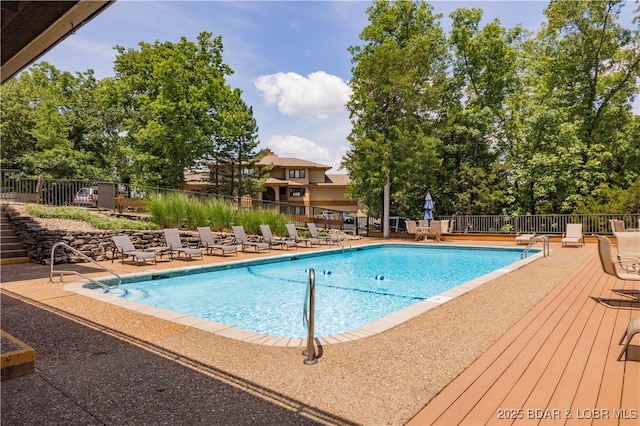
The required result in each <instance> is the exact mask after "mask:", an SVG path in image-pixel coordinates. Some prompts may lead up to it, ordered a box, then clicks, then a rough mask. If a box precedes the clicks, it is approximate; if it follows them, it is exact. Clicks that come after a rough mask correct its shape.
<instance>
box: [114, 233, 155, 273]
mask: <svg viewBox="0 0 640 426" xmlns="http://www.w3.org/2000/svg"><path fill="white" fill-rule="evenodd" d="M111 239H112V240H113V244H115V251H117V252H118V253H120V256H121V259H122V263H124V260H125V258H127V257H132V258H133V261H134V262H136V263H137V264H138V266H140V260H142V261H143V262H144V263H147V260H151V259H153V263H157V261H156V254H155V253H153V252H149V251H144V250H138V249H136V248H135V246H134V245H133V243H132V242H131V238H129V236H128V235H117V236H116V235H114V236H112V237H111ZM111 262H113V257H112V258H111Z"/></svg>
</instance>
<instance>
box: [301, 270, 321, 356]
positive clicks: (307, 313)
mask: <svg viewBox="0 0 640 426" xmlns="http://www.w3.org/2000/svg"><path fill="white" fill-rule="evenodd" d="M315 299H316V273H315V271H314V270H313V268H311V269H309V278H308V279H307V292H306V294H305V297H304V307H303V309H302V323H303V324H304V325H305V326H306V327H307V349H305V350H303V351H302V355H305V356H306V357H307V358H306V359H305V360H304V361H303V362H304V363H305V364H307V365H313V364H315V363H317V362H318V358H317V357H316V348H315V346H314V324H313V322H314V317H315V309H316V308H315Z"/></svg>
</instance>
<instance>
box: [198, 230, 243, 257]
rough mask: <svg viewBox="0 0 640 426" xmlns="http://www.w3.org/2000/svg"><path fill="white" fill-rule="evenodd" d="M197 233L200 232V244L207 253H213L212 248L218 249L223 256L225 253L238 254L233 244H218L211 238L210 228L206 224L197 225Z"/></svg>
mask: <svg viewBox="0 0 640 426" xmlns="http://www.w3.org/2000/svg"><path fill="white" fill-rule="evenodd" d="M198 234H200V245H201V246H202V247H204V249H205V251H206V252H207V254H214V250H216V251H217V250H220V254H221V255H222V256H225V255H226V254H227V253H235V255H236V256H237V255H238V247H236V246H234V245H224V244H218V243H217V242H216V240H215V239H214V238H213V233H212V232H211V228H209V227H208V226H200V227H198Z"/></svg>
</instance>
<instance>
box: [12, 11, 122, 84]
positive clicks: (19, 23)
mask: <svg viewBox="0 0 640 426" xmlns="http://www.w3.org/2000/svg"><path fill="white" fill-rule="evenodd" d="M114 1H115V0H106V1H105V0H75V1H6V0H2V2H1V3H0V6H1V7H2V31H1V35H0V37H1V38H2V46H1V48H0V56H1V59H2V62H1V65H0V77H1V80H2V81H1V82H2V83H4V82H5V81H7V80H8V79H10V78H11V77H13V76H14V75H16V74H17V73H19V72H20V71H22V70H23V69H24V68H26V67H28V66H29V65H30V64H31V63H33V62H34V61H36V60H37V59H38V58H39V57H40V56H42V55H44V54H45V53H46V52H48V51H49V50H50V49H51V48H52V47H54V46H55V45H57V44H58V43H60V42H61V41H62V40H64V39H65V38H67V37H68V36H69V35H71V34H73V33H74V32H75V31H76V30H77V29H78V28H80V27H82V26H83V25H84V24H86V23H87V22H89V21H90V20H91V19H93V18H95V17H96V16H97V15H99V14H100V13H101V12H102V11H104V10H105V9H106V8H107V7H109V6H110V5H111V4H112V3H113V2H114Z"/></svg>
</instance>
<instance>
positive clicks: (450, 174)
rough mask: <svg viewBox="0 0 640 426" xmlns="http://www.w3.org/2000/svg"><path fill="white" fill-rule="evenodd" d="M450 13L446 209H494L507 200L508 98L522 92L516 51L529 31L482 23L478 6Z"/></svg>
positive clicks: (482, 211) (477, 211) (475, 211)
mask: <svg viewBox="0 0 640 426" xmlns="http://www.w3.org/2000/svg"><path fill="white" fill-rule="evenodd" d="M450 16H451V18H452V21H453V24H452V29H451V35H450V37H449V43H450V46H451V49H452V59H451V65H452V66H451V79H450V82H449V85H448V90H449V93H448V94H447V95H446V96H445V99H446V105H447V109H446V115H445V116H444V119H443V123H442V124H443V125H442V127H441V128H440V130H439V134H440V137H441V139H442V140H443V143H442V148H441V149H442V153H441V155H442V157H443V159H444V164H443V167H442V168H441V170H440V171H439V173H438V176H439V177H440V179H439V181H440V182H443V183H444V185H443V194H442V196H441V199H442V205H441V212H446V213H463V214H495V213H499V212H500V211H501V209H502V208H504V207H506V205H507V188H508V177H509V176H508V174H507V167H506V164H505V160H506V158H507V157H506V153H507V152H508V150H507V148H508V146H509V141H510V140H511V138H512V134H511V132H510V129H511V128H512V124H511V123H510V121H511V119H512V117H511V115H510V113H509V109H508V107H507V100H508V98H509V96H511V95H512V94H515V93H518V92H519V77H518V72H517V71H518V70H517V64H518V53H517V52H518V50H519V47H520V43H521V41H522V38H523V35H524V33H523V31H522V29H521V28H519V27H516V28H514V29H512V30H506V29H505V28H503V27H502V26H500V23H499V22H498V21H497V20H494V21H493V22H490V23H488V24H486V25H485V26H484V27H482V28H480V21H481V19H482V10H481V9H477V8H476V9H457V10H456V11H454V12H453V13H452V14H451V15H450Z"/></svg>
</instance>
